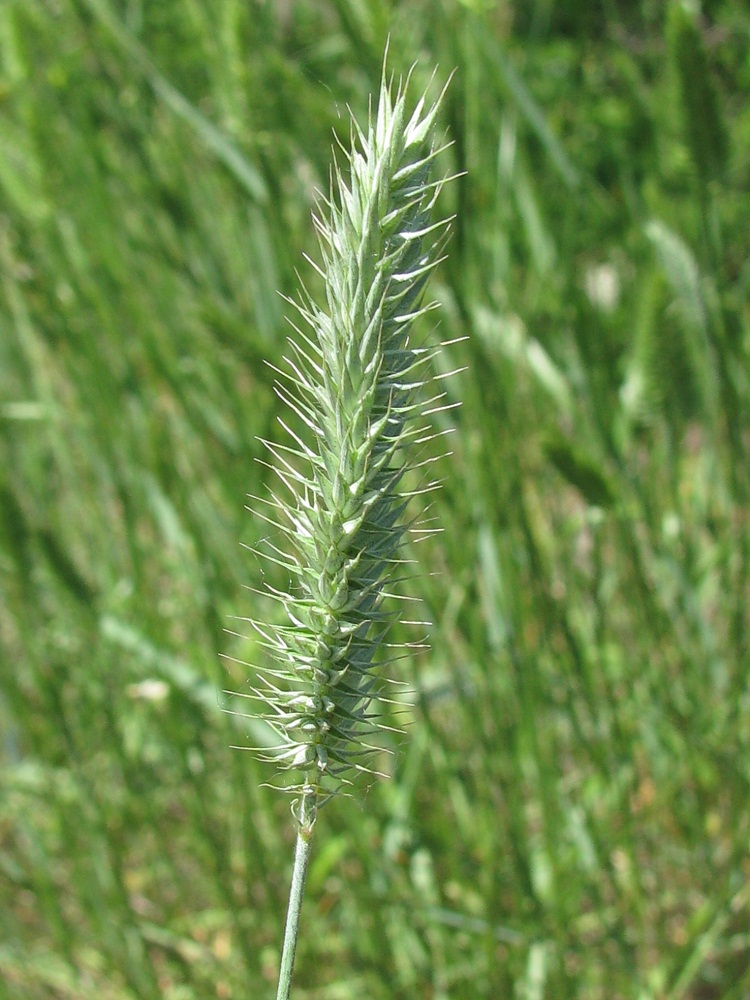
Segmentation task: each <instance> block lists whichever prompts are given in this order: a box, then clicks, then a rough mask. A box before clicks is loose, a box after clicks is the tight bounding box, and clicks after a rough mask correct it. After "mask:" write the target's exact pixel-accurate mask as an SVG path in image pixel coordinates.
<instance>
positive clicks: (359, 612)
mask: <svg viewBox="0 0 750 1000" xmlns="http://www.w3.org/2000/svg"><path fill="white" fill-rule="evenodd" d="M407 84H408V80H407ZM438 104H439V102H437V103H436V104H434V105H432V106H431V107H428V106H427V105H426V102H425V99H424V98H423V99H422V100H420V101H419V103H418V104H417V106H416V109H415V110H414V112H413V114H412V115H411V116H410V117H407V110H406V85H404V84H401V85H399V87H398V88H397V90H396V93H395V96H392V88H391V85H390V84H389V83H388V82H387V81H386V80H385V79H384V81H383V83H382V84H381V89H380V95H379V99H378V104H377V110H376V111H375V112H374V113H373V112H372V110H371V112H370V116H369V121H368V125H367V129H366V130H364V131H363V130H362V129H360V128H359V127H358V126H357V125H356V124H353V127H352V143H351V150H350V151H349V152H345V154H344V155H345V160H346V163H345V167H346V169H345V170H342V169H341V167H340V166H338V165H337V166H336V167H335V168H334V170H333V174H332V182H331V193H330V197H329V198H328V199H326V200H325V201H324V202H323V204H322V205H321V207H320V210H319V212H318V213H317V214H316V215H315V216H314V222H315V226H316V229H317V233H318V238H319V243H320V252H321V263H320V265H319V266H317V265H316V269H317V270H318V271H319V273H320V274H321V275H322V277H323V278H324V280H325V305H324V306H318V305H317V304H316V303H315V302H314V301H313V299H312V298H311V297H310V296H309V295H308V294H307V292H303V295H302V299H301V301H300V302H299V303H295V305H296V308H297V310H298V313H299V315H300V317H301V320H302V323H301V329H298V331H297V332H298V334H299V335H300V338H299V339H300V341H301V344H302V346H300V343H298V342H296V341H295V342H294V343H293V345H292V352H291V355H290V357H289V358H288V359H287V367H286V370H285V371H283V372H279V373H278V375H279V379H278V383H277V391H278V394H279V396H280V397H281V399H282V400H283V401H284V402H285V404H286V405H287V406H289V407H290V409H291V410H292V411H293V412H294V413H295V414H296V417H297V418H299V420H300V421H301V425H302V428H303V432H301V433H300V434H297V433H295V432H294V431H293V430H291V429H290V428H289V427H287V424H286V423H284V422H283V421H282V424H283V426H284V427H285V428H286V430H287V431H288V433H289V436H290V443H289V444H286V445H274V444H270V443H269V444H268V449H269V451H270V452H271V454H272V456H273V458H274V465H275V470H276V472H277V475H278V479H279V480H280V482H281V483H282V485H283V488H282V489H281V490H279V492H278V494H273V495H272V496H271V497H270V499H269V500H267V501H264V502H262V503H260V502H259V503H256V509H257V511H258V513H259V514H260V516H262V517H263V518H264V519H266V520H267V521H270V522H271V524H272V525H273V526H274V535H273V536H272V537H271V538H269V539H268V540H267V541H266V543H265V545H263V546H261V547H260V548H259V550H258V551H259V552H260V551H262V552H263V554H264V555H265V558H267V559H270V560H271V561H272V562H273V563H276V564H277V565H278V566H280V567H281V568H282V569H283V570H284V571H285V572H286V573H287V574H288V577H289V578H290V584H289V587H288V590H287V591H285V592H282V591H279V590H276V589H274V588H272V587H271V586H270V585H268V586H267V587H266V590H267V593H268V595H269V596H271V597H272V598H273V599H274V600H275V601H277V602H279V604H280V605H281V606H282V608H283V617H284V618H285V621H284V622H283V623H282V624H279V625H276V626H271V625H268V624H264V623H262V622H259V621H253V620H250V624H251V626H252V627H253V629H254V631H255V633H256V637H257V638H258V639H259V640H260V642H261V644H262V645H263V646H264V647H265V648H266V650H267V651H268V652H269V653H270V660H271V663H272V665H271V666H268V667H266V668H261V669H259V677H260V680H259V681H258V688H257V690H256V691H255V694H256V696H257V698H258V699H259V700H260V702H261V706H262V714H263V717H264V718H265V720H266V721H267V722H268V723H269V725H270V726H271V728H272V729H273V731H274V733H275V734H276V737H277V740H278V744H277V746H275V747H274V748H272V749H271V750H269V751H268V753H267V754H266V756H267V758H268V759H272V760H273V761H275V762H276V764H277V766H278V767H279V768H280V769H281V771H282V772H284V773H285V777H284V780H283V782H282V783H283V785H284V787H286V788H291V789H296V790H304V792H305V794H304V796H303V799H302V801H303V802H305V803H306V806H305V808H306V809H307V810H308V813H307V814H306V816H305V817H298V819H299V821H300V823H301V825H309V824H310V822H311V816H310V815H309V809H310V803H311V802H313V803H319V802H320V801H322V800H324V799H325V798H327V797H328V796H330V795H331V794H333V793H334V792H335V791H337V790H338V789H339V788H340V787H341V785H342V783H345V782H347V781H348V780H349V779H348V778H347V775H348V774H351V773H352V772H355V771H367V770H369V764H368V761H369V760H370V759H371V754H372V750H373V748H372V746H371V745H370V742H369V741H370V738H371V737H372V736H373V735H374V734H375V733H376V732H377V730H378V729H379V728H385V727H382V726H381V725H380V724H379V723H378V721H377V719H376V718H375V717H374V716H373V715H372V714H371V712H370V705H371V701H372V698H373V696H374V695H375V694H376V692H377V686H378V676H379V671H378V659H379V657H378V649H379V647H381V646H382V644H383V642H384V639H385V637H386V634H387V633H388V631H389V628H390V626H391V624H392V623H393V622H394V620H395V619H396V615H397V612H396V611H394V609H393V607H392V605H389V604H387V603H386V602H385V597H386V595H385V592H384V583H385V581H386V579H387V578H388V577H389V576H390V575H391V574H392V572H393V569H394V567H396V566H398V565H399V563H400V560H399V549H400V546H401V543H402V540H403V536H404V533H405V531H406V530H407V526H406V525H405V523H404V511H405V508H406V506H407V503H408V502H409V498H410V497H413V495H414V491H413V490H412V491H411V492H409V494H408V495H407V493H406V491H402V489H401V483H402V479H403V476H404V474H405V473H406V472H407V471H408V470H409V469H410V468H411V467H412V466H414V467H416V464H417V463H416V455H415V447H416V442H417V441H419V442H421V443H424V441H425V440H426V439H429V436H430V433H429V431H427V432H426V431H425V426H424V423H423V422H421V421H419V422H418V423H415V420H414V418H419V417H420V416H424V411H425V410H426V408H427V407H426V404H425V402H424V401H423V399H422V393H421V390H422V388H423V386H424V384H425V382H426V381H428V379H429V371H428V366H429V363H430V360H431V357H432V352H431V351H430V350H425V349H424V348H420V347H418V346H415V344H414V342H413V338H412V333H411V331H412V327H413V324H414V322H415V320H417V319H418V318H419V317H420V316H421V315H423V314H424V313H425V312H427V310H428V309H429V308H431V306H430V305H424V304H423V298H422V297H423V293H424V289H425V285H426V284H427V281H428V278H429V276H430V274H431V272H432V270H433V269H434V268H435V266H436V265H437V263H438V262H439V260H440V259H441V258H440V250H441V247H442V245H443V242H444V237H445V231H446V223H445V221H437V222H435V221H434V220H433V218H432V214H433V208H434V204H435V201H436V198H437V196H438V193H439V191H440V187H441V182H440V181H434V180H432V176H431V175H432V164H433V160H434V158H435V156H436V152H437V151H436V149H435V146H434V145H433V140H432V136H433V126H434V120H435V116H436V114H437V109H438ZM303 436H304V437H305V438H306V440H303ZM410 445H411V447H409V446H410ZM261 508H262V509H261ZM246 620H247V619H246ZM388 652H389V654H392V653H393V650H392V649H391V648H389V649H388ZM381 666H382V664H381ZM312 819H313V820H314V817H312Z"/></svg>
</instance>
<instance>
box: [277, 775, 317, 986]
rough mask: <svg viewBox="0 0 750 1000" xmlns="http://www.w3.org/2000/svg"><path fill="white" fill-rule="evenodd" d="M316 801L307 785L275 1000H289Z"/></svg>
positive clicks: (298, 831)
mask: <svg viewBox="0 0 750 1000" xmlns="http://www.w3.org/2000/svg"><path fill="white" fill-rule="evenodd" d="M315 800H316V794H315V791H314V790H312V789H310V788H309V787H308V788H307V789H305V792H304V794H303V799H302V806H301V809H300V812H299V816H298V819H299V827H298V830H297V843H296V845H295V848H294V868H293V870H292V884H291V887H290V889H289V908H288V910H287V914H286V927H285V929H284V946H283V948H282V951H281V968H280V969H279V988H278V991H277V993H276V1000H289V994H290V991H291V988H292V972H293V971H294V955H295V952H296V951H297V932H298V930H299V916H300V911H301V910H302V897H303V896H304V892H305V879H306V878H307V866H308V863H309V861H310V852H311V850H312V834H313V828H314V826H315Z"/></svg>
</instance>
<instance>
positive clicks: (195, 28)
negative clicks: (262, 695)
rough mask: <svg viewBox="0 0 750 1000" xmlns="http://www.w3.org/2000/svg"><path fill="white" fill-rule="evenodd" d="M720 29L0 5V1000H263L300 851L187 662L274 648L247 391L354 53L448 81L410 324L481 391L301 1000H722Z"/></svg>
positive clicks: (739, 730) (733, 136)
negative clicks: (448, 232)
mask: <svg viewBox="0 0 750 1000" xmlns="http://www.w3.org/2000/svg"><path fill="white" fill-rule="evenodd" d="M745 6H746V5H745V4H743V3H742V2H741V0H725V2H720V0H716V2H708V0H705V2H704V5H703V11H702V12H700V11H698V10H697V9H696V5H693V4H690V3H688V2H685V3H678V2H676V0H670V2H668V3H657V2H654V0H640V2H635V3H632V2H629V3H626V2H624V0H622V2H618V0H607V2H603V0H602V2H601V3H595V4H586V3H583V2H572V3H563V2H562V0H558V2H554V0H532V2H530V3H499V2H492V0H462V2H459V0H401V2H397V0H369V2H363V0H286V2H282V0H275V2H270V0H268V2H256V0H211V2H209V0H2V2H0V128H1V130H2V136H3V143H2V148H0V425H1V427H2V433H1V435H0V588H1V590H0V764H1V765H2V769H1V770H0V997H2V998H3V1000H5V998H6V997H7V998H9V1000H48V998H55V1000H57V998H65V1000H94V998H96V1000H101V998H104V1000H126V998H127V1000H157V998H158V1000H162V998H165V1000H205V998H207V997H215V998H217V1000H229V998H231V1000H244V998H246V997H250V998H255V997H259V998H260V997H267V996H268V997H270V996H272V995H273V992H274V990H275V985H276V977H277V974H278V965H279V959H280V946H281V928H282V924H283V917H284V912H285V908H286V899H287V893H288V888H289V877H290V871H291V856H292V852H293V844H294V824H293V822H291V820H290V815H289V802H288V800H286V799H285V797H284V796H281V795H279V793H278V792H277V791H275V790H273V789H270V788H267V787H265V785H264V784H263V783H264V782H265V781H266V780H268V778H269V773H268V769H267V767H266V766H264V765H263V764H261V763H259V762H257V761H256V759H255V756H254V755H253V754H250V753H242V752H240V751H237V750H232V749H230V748H231V746H232V745H233V744H235V745H236V744H239V745H245V746H257V745H263V743H264V742H267V740H268V730H267V728H266V727H265V726H264V724H263V722H262V720H259V719H255V720H253V719H245V718H241V717H238V716H235V715H232V714H229V713H227V712H223V711H222V707H226V706H227V701H226V698H225V696H224V695H223V694H222V692H223V691H224V690H225V689H234V690H240V691H241V690H242V689H243V686H244V687H245V689H246V690H248V691H249V690H250V688H251V685H253V684H255V683H256V679H255V678H254V677H252V676H250V671H249V669H248V668H243V667H241V666H240V665H239V664H236V663H232V662H231V660H226V661H224V662H222V661H221V660H220V658H219V653H220V652H221V653H223V654H225V656H226V657H230V658H235V659H236V660H246V661H252V662H257V660H258V656H259V655H262V649H261V648H260V646H259V644H257V643H256V644H253V642H252V641H251V640H248V639H240V638H238V637H234V636H231V635H227V634H226V633H225V632H224V629H225V628H230V629H231V628H233V623H232V622H231V620H230V616H233V615H235V616H241V617H243V616H245V617H253V618H257V619H266V620H272V619H273V620H280V619H279V618H278V617H277V618H276V619H274V615H277V616H278V611H277V610H276V609H275V608H274V605H273V602H271V601H265V600H264V599H263V598H261V597H259V596H258V595H257V594H256V593H255V589H262V585H263V582H264V580H268V581H269V582H271V583H274V582H276V583H278V584H279V586H281V587H283V586H284V585H285V584H286V583H287V582H288V581H287V580H286V579H284V574H283V573H281V572H279V577H278V580H274V578H273V575H272V574H270V571H269V568H268V567H267V566H263V565H261V563H260V562H259V560H258V559H257V557H256V556H255V555H254V554H253V553H252V552H251V551H249V550H248V548H243V547H241V545H240V542H243V543H244V544H245V545H246V546H248V547H249V549H252V548H253V547H255V546H257V545H258V543H259V541H260V540H261V538H262V537H263V536H264V535H265V534H267V532H268V527H267V526H266V525H264V523H263V522H262V521H260V520H259V519H258V518H256V517H254V516H252V515H251V514H250V513H248V512H247V511H245V510H243V506H242V505H243V502H244V501H243V498H244V497H245V495H246V494H260V495H264V494H265V492H266V490H267V488H268V485H269V483H270V473H269V471H268V469H267V468H266V467H265V466H263V465H260V464H258V463H257V462H255V459H256V458H258V457H262V455H263V449H262V445H261V444H260V443H259V440H258V439H259V438H263V439H270V440H272V441H280V440H283V431H282V429H281V428H279V426H278V424H277V422H276V417H277V415H278V414H279V412H280V411H281V404H280V402H279V400H278V399H277V398H276V396H275V395H274V392H273V381H274V377H275V375H274V372H273V370H272V368H270V367H268V366H267V365H265V364H264V363H263V361H264V359H265V360H268V361H269V362H270V363H271V364H272V365H275V366H279V365H280V362H281V358H282V355H283V354H284V352H285V351H286V349H287V341H286V338H287V336H289V335H292V336H295V334H294V331H293V330H291V328H290V327H289V325H288V324H287V323H286V322H285V319H284V316H285V314H286V313H288V312H289V310H288V307H287V305H286V304H285V302H284V301H283V299H282V298H281V297H280V296H279V295H278V294H277V290H278V291H281V292H282V293H284V294H287V295H293V294H294V292H295V289H296V288H297V284H298V282H297V278H296V275H295V269H296V268H299V269H300V270H301V272H302V274H303V278H304V280H305V282H306V284H307V285H308V286H309V288H310V291H311V293H312V294H313V296H315V297H316V299H317V298H318V296H319V295H320V293H321V282H320V279H319V277H318V276H317V275H316V273H315V271H314V270H313V269H312V268H311V267H308V266H307V265H305V263H304V260H303V254H304V253H309V254H310V255H311V256H313V257H314V256H315V244H314V230H313V227H312V226H311V224H310V212H311V210H312V208H313V205H314V200H315V192H316V190H324V189H325V188H326V187H327V182H328V169H329V164H330V156H331V154H330V146H331V141H332V131H333V132H334V133H335V134H336V135H337V137H338V138H339V139H340V141H341V142H342V143H344V144H347V142H348V136H349V116H348V113H347V111H346V106H347V105H348V106H350V107H351V109H352V110H353V112H354V113H355V115H356V117H357V118H358V119H359V120H360V121H363V120H365V119H366V113H367V100H368V95H369V94H371V93H376V92H377V89H378V84H379V77H380V70H381V60H382V53H383V49H384V46H385V40H386V37H387V36H388V34H389V33H390V35H391V48H390V57H389V61H390V64H391V66H392V67H393V69H394V70H395V71H396V72H397V73H398V72H403V71H405V70H406V69H408V67H409V66H410V65H411V63H412V61H413V60H414V59H415V58H416V59H418V66H417V69H416V71H415V80H414V89H413V92H414V93H418V92H419V91H420V89H421V88H428V87H429V88H430V93H431V96H433V97H436V96H437V94H438V93H439V91H440V89H441V86H442V83H443V82H444V81H445V79H446V78H447V76H448V74H449V73H450V72H451V70H453V69H454V67H455V68H456V76H455V79H454V81H453V83H452V85H451V87H450V89H449V91H448V93H447V96H446V99H445V104H444V106H443V112H442V118H441V120H440V122H439V128H440V129H441V130H443V131H444V132H445V134H446V136H447V138H448V139H450V140H453V146H452V147H451V149H450V150H448V151H445V152H444V153H442V154H441V157H440V160H439V164H438V169H439V170H440V171H442V172H444V173H458V172H461V171H466V174H465V175H464V176H462V177H461V178H460V179H459V180H457V181H455V182H453V183H452V184H451V185H449V186H448V188H446V190H445V192H444V195H443V197H444V198H445V202H444V209H445V210H446V211H448V212H455V213H456V215H457V219H456V222H455V224H454V227H453V237H452V241H451V244H450V257H449V260H448V261H447V262H446V263H444V264H443V265H441V267H440V269H439V270H438V272H437V273H436V275H435V280H434V282H433V284H432V286H431V287H432V291H433V293H434V294H435V295H436V296H437V298H439V300H440V302H441V304H442V310H441V312H440V313H439V314H432V316H431V317H426V318H425V317H423V318H422V320H421V321H420V322H421V326H422V331H423V333H424V335H425V336H427V337H430V338H432V340H433V342H436V341H437V340H451V339H454V338H459V337H462V336H466V337H467V340H465V341H464V342H462V343H456V344H454V345H452V346H450V347H449V348H447V349H446V350H445V351H444V352H443V353H442V354H441V355H440V356H439V358H438V359H436V362H435V363H436V364H439V365H440V366H441V368H442V370H443V371H449V370H452V369H454V368H460V367H462V366H463V365H468V370H467V371H466V372H464V373H463V374H461V375H459V376H457V377H455V378H453V379H449V380H447V381H446V382H445V386H446V388H447V390H448V392H449V396H450V401H456V402H458V401H461V403H462V405H461V407H460V408H459V409H457V410H452V411H450V412H449V413H445V414H438V415H436V417H435V427H436V429H437V430H448V429H450V428H451V426H452V425H454V424H455V429H454V432H453V434H452V435H451V436H450V438H449V440H450V441H451V447H452V450H453V455H452V456H451V457H450V458H446V459H442V460H440V461H439V462H438V463H437V464H436V466H435V470H436V473H437V474H438V475H439V476H440V477H441V478H443V479H444V480H445V483H444V487H443V489H442V490H441V491H440V492H439V493H436V494H434V506H433V510H432V512H431V513H432V514H433V515H434V516H435V518H436V524H440V526H441V527H442V528H443V529H444V530H443V532H442V533H441V534H440V535H436V536H434V537H427V538H425V539H424V540H423V541H422V542H420V544H419V545H415V546H414V547H413V553H411V552H410V554H413V555H414V557H415V558H417V559H418V560H419V571H420V574H421V576H420V577H419V578H418V579H416V580H415V581H413V582H411V583H409V584H408V585H406V591H407V592H408V594H410V595H413V596H418V597H420V598H422V600H423V601H424V604H425V605H426V607H425V609H424V613H418V614H415V615H414V616H413V617H415V618H429V619H431V620H432V621H433V622H434V623H435V625H434V627H433V628H432V629H431V634H430V641H431V645H432V648H431V650H429V651H427V650H423V649H419V648H415V649H414V650H413V655H411V656H410V657H409V658H408V659H404V660H401V661H399V663H398V664H396V666H395V667H394V668H393V669H395V670H397V671H398V674H399V677H400V678H401V679H402V680H403V681H404V682H407V683H408V684H409V685H410V686H411V687H412V689H413V691H414V694H413V695H412V697H411V702H412V704H413V707H412V708H411V709H409V710H408V714H407V716H406V718H405V716H404V711H405V708H404V705H403V703H402V704H400V705H396V706H394V705H390V704H386V705H384V706H383V713H384V714H383V718H382V721H383V722H384V723H385V724H386V725H394V726H396V727H403V728H405V729H406V732H407V735H406V737H398V736H393V738H392V741H391V744H392V745H391V747H390V748H392V749H395V750H396V753H395V754H394V755H392V756H391V755H386V754H383V756H382V759H381V758H380V757H379V758H378V759H377V767H378V770H383V769H387V770H389V771H391V772H392V775H391V777H390V779H389V780H387V781H386V780H377V781H375V782H374V783H372V784H371V786H370V787H369V790H368V791H367V794H366V795H364V794H363V791H364V790H363V789H360V790H359V791H358V795H357V796H356V797H355V798H349V799H347V798H345V797H336V798H335V799H333V800H332V801H331V802H329V804H328V805H327V806H326V809H325V810H323V811H322V813H321V814H320V816H319V819H318V833H317V834H316V844H315V848H314V850H313V855H312V858H311V862H310V868H309V872H308V883H307V899H306V903H305V909H304V911H303V915H302V934H301V939H300V943H299V948H298V952H297V964H296V972H295V990H294V993H293V996H294V997H295V1000H296V998H299V1000H302V998H308V1000H350V998H354V997H367V998H369V1000H388V998H393V997H398V998H405V1000H422V998H426V997H429V998H432V1000H447V998H450V1000H462V998H467V1000H474V998H478V1000H482V998H486V1000H496V998H498V997H501V998H504V997H509V998H513V1000H542V998H550V1000H567V998H570V1000H573V998H575V1000H579V998H582V1000H619V998H622V1000H626V998H631V997H635V998H638V1000H678V998H685V1000H743V998H745V997H746V996H748V995H749V994H750V973H748V967H750V864H749V863H748V851H747V845H748V836H749V834H750V810H748V806H747V804H748V801H749V800H750V692H749V690H748V676H749V674H750V671H749V670H748V668H749V667H750V638H749V637H750V616H749V614H748V603H749V600H750V523H749V519H750V462H749V461H748V455H749V454H750V384H749V382H750V357H749V355H750V339H749V338H750V311H749V309H748V304H747V303H748V301H749V299H750V297H749V295H748V291H749V290H750V289H749V286H750V264H749V261H750V238H749V237H748V233H750V199H749V198H748V197H747V194H746V192H747V190H748V184H749V183H750V176H749V173H748V172H749V170H750V167H748V164H750V104H748V102H747V99H746V95H747V93H748V91H749V90H750V63H749V62H748V58H747V51H748V43H749V42H750V16H749V15H748V14H747V13H746V10H745ZM435 65H438V66H439V70H438V74H437V76H436V78H435V79H434V80H433V81H431V80H430V77H431V74H432V71H433V67H434V66H435ZM435 315H439V317H440V319H439V323H440V327H439V329H438V330H437V331H436V332H433V331H432V326H433V325H434V323H435V321H434V319H433V318H432V317H434V316H435ZM437 374H440V372H439V371H438V372H437ZM429 447H430V449H434V454H435V455H439V454H440V445H439V443H438V442H434V443H433V444H431V445H430V446H429ZM267 479H268V480H269V482H266V480H267ZM243 586H244V587H246V588H247V589H243ZM238 631H240V629H238ZM414 638H415V636H414V629H413V628H408V627H406V626H404V627H403V629H401V627H399V629H398V630H397V635H396V636H395V640H396V641H405V642H410V641H413V640H414ZM398 698H399V700H401V695H399V696H398ZM404 722H406V725H405V726H404ZM386 749H388V747H386Z"/></svg>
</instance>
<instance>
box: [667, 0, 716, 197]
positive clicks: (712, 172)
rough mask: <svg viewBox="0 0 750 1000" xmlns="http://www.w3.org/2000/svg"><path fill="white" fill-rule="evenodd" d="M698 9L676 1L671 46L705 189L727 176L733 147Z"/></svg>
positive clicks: (670, 25)
mask: <svg viewBox="0 0 750 1000" xmlns="http://www.w3.org/2000/svg"><path fill="white" fill-rule="evenodd" d="M696 8H697V4H696V3H694V2H692V0H672V2H671V3H670V5H669V8H668V14H667V45H668V49H669V51H670V54H671V57H672V60H673V63H674V66H675V68H676V71H677V76H678V79H679V86H680V95H681V98H682V117H683V122H684V128H685V133H686V139H687V142H688V146H689V149H690V154H691V156H692V159H693V163H694V164H695V169H696V171H697V174H698V178H699V180H700V181H701V183H702V184H704V185H705V184H709V183H710V182H711V181H720V180H721V179H722V177H723V176H724V174H725V172H726V165H727V160H728V156H729V150H728V145H729V143H728V136H727V128H726V124H725V121H724V115H723V112H722V102H721V100H720V99H719V95H718V93H717V91H716V87H715V85H714V81H713V78H712V75H711V68H710V65H709V60H708V54H707V52H706V47H705V44H704V42H703V37H702V35H701V32H700V29H699V27H698V18H697V11H696Z"/></svg>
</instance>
